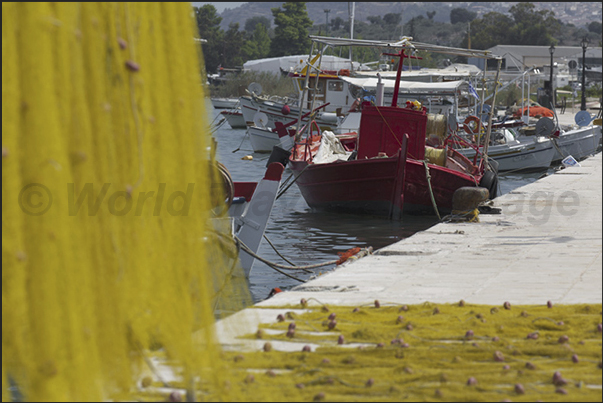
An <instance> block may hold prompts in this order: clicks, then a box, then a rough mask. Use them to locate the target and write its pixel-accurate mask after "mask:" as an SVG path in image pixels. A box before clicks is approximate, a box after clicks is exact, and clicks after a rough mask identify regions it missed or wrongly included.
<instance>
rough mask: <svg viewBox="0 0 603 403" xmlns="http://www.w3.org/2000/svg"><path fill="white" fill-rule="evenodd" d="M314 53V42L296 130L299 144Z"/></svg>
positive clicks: (296, 138)
mask: <svg viewBox="0 0 603 403" xmlns="http://www.w3.org/2000/svg"><path fill="white" fill-rule="evenodd" d="M313 53H314V41H312V46H311V47H310V55H309V56H308V61H307V62H306V79H305V80H304V88H302V96H301V99H300V102H299V116H298V118H297V127H296V128H295V130H296V133H295V141H296V142H298V141H299V140H300V139H301V135H302V134H301V132H300V127H301V120H302V115H303V114H304V104H305V103H306V96H307V95H308V82H309V81H310V69H311V68H310V61H311V60H312V54H313Z"/></svg>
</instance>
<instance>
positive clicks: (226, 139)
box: [207, 101, 553, 303]
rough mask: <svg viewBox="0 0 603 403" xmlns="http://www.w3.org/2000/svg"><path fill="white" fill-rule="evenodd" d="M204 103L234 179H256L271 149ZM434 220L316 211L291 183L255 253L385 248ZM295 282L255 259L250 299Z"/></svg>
mask: <svg viewBox="0 0 603 403" xmlns="http://www.w3.org/2000/svg"><path fill="white" fill-rule="evenodd" d="M207 105H208V106H207V111H208V114H209V119H210V122H214V125H215V126H216V127H217V129H216V130H215V131H214V132H213V138H214V139H215V140H216V143H217V156H218V160H219V161H220V162H221V163H222V164H224V165H225V166H226V168H227V169H228V171H229V172H230V175H231V176H232V179H233V181H235V182H237V181H243V182H245V181H249V182H257V181H259V180H260V179H261V178H262V177H263V175H264V172H265V170H266V163H267V161H268V158H269V154H266V153H254V152H253V148H252V147H251V144H250V142H249V137H248V136H247V135H246V129H232V128H231V127H230V125H229V124H228V122H223V124H219V122H220V120H221V119H222V117H221V116H220V110H217V109H214V108H213V107H212V105H211V102H209V101H208V102H207ZM246 156H252V157H253V159H243V157H246ZM552 172H553V170H552V169H549V170H548V171H543V172H533V173H525V174H524V173H506V174H501V175H500V177H499V179H500V189H499V193H500V194H506V193H508V192H510V191H511V190H513V189H515V188H517V187H520V186H523V185H526V184H528V183H531V182H534V181H535V180H537V179H538V178H540V177H541V176H542V175H544V174H546V173H549V174H550V173H552ZM290 175H291V170H290V169H288V168H286V169H285V172H284V173H283V181H285V180H286V179H287V178H288V177H289V176H290ZM437 222H438V219H437V217H436V216H435V215H426V216H411V215H405V216H404V217H403V220H402V221H400V222H395V221H390V220H388V219H384V218H377V217H365V216H360V215H348V214H335V213H326V212H315V211H312V209H310V207H309V206H308V205H307V204H306V202H305V201H304V199H303V197H302V195H301V193H300V192H299V189H298V188H297V185H295V184H293V186H291V187H289V188H288V189H287V191H286V192H285V193H284V194H283V195H282V197H280V198H279V199H278V200H276V202H275V204H274V207H273V210H272V214H271V216H270V219H269V221H268V225H267V227H266V232H265V237H266V238H267V239H268V240H269V241H270V242H268V241H267V240H266V239H263V240H262V243H261V244H260V248H259V250H258V255H259V256H261V257H262V258H264V259H266V260H268V261H271V262H275V263H278V264H284V265H288V264H289V263H287V262H286V261H284V260H283V259H282V258H281V257H280V256H279V254H280V255H282V256H284V257H285V258H286V259H287V260H289V261H290V262H292V263H293V264H295V265H310V264H316V263H321V262H328V261H333V260H337V259H338V258H339V255H338V253H343V252H345V251H347V250H349V249H351V248H354V247H360V248H366V247H369V246H370V247H372V248H373V249H375V250H376V249H380V248H383V247H385V246H387V245H390V244H392V243H395V242H397V241H399V240H401V239H404V238H407V237H409V236H411V235H413V234H414V233H416V232H417V231H422V230H425V229H427V228H429V227H431V226H433V225H435V224H437ZM270 243H272V245H273V246H274V248H273V247H272V246H271V245H270ZM275 249H276V251H275ZM277 251H278V253H277ZM334 267H335V266H334V265H331V266H325V267H322V268H319V269H314V270H313V273H306V272H303V271H299V270H296V271H287V273H288V274H291V275H292V276H294V277H296V278H298V279H299V280H303V281H305V280H308V279H310V278H312V277H313V276H318V275H320V274H321V273H325V272H328V271H330V270H333V268H334ZM299 284H301V282H300V281H298V280H295V279H293V278H290V277H287V276H286V275H283V274H281V273H279V272H277V271H275V270H274V269H272V268H270V267H269V266H268V265H266V264H265V263H263V262H260V261H257V260H256V262H255V263H254V265H253V268H252V270H251V274H250V277H249V288H250V291H251V294H252V296H253V301H254V303H257V302H259V301H261V300H264V299H266V298H267V297H268V296H269V294H270V292H271V290H272V289H273V288H277V287H278V288H280V289H281V290H287V289H290V288H292V287H295V286H296V285H299Z"/></svg>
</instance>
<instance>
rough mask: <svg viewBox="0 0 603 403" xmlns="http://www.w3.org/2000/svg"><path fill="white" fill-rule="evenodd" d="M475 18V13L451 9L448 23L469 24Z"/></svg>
mask: <svg viewBox="0 0 603 403" xmlns="http://www.w3.org/2000/svg"><path fill="white" fill-rule="evenodd" d="M476 17H477V13H476V12H473V11H469V10H467V9H464V8H453V9H452V10H450V23H451V24H453V25H454V24H457V23H459V22H462V23H466V22H471V21H473V20H474V19H475V18H476Z"/></svg>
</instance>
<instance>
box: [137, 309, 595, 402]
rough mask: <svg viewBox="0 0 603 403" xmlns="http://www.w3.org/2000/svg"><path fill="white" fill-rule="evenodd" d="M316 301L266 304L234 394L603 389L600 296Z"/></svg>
mask: <svg viewBox="0 0 603 403" xmlns="http://www.w3.org/2000/svg"><path fill="white" fill-rule="evenodd" d="M309 305H310V304H307V305H305V304H304V305H303V306H302V305H298V306H289V307H282V306H281V307H268V306H262V307H261V308H257V309H270V310H275V312H279V311H280V312H281V313H280V314H278V316H277V317H278V319H277V318H275V320H274V321H273V322H272V323H270V324H263V325H260V326H259V328H258V331H257V332H256V333H252V334H248V335H247V336H244V338H247V339H251V340H255V341H260V345H262V343H264V344H263V348H257V349H256V351H249V349H243V350H246V351H247V352H237V351H229V352H225V353H224V354H223V355H222V360H223V361H224V362H230V364H231V365H232V366H233V367H234V372H233V374H232V378H231V379H230V381H229V384H228V386H229V387H228V388H227V389H226V390H225V391H224V392H223V394H224V396H225V397H226V400H236V396H238V395H240V393H241V391H242V392H243V393H244V394H245V396H246V398H245V399H244V400H243V401H321V400H324V401H361V402H362V401H364V402H366V401H411V402H412V401H457V402H467V401H487V402H496V401H538V400H541V401H559V402H566V401H574V402H586V401H593V402H594V401H599V402H600V401H601V328H600V323H601V304H578V305H554V306H550V307H549V306H547V305H545V304H543V305H542V306H533V305H531V306H510V305H509V304H506V303H505V304H501V305H500V306H488V305H474V304H465V303H463V302H460V303H455V304H433V303H424V304H420V305H409V306H406V305H389V306H386V304H384V303H382V304H378V306H377V304H376V305H374V306H362V307H358V308H353V307H344V306H321V304H320V303H318V304H317V303H316V301H312V307H311V308H310V307H309ZM282 343H287V347H283V344H282ZM277 346H278V347H279V349H280V351H277ZM208 389H209V386H208ZM141 396H143V397H144V396H145V394H141ZM146 396H147V397H148V396H149V395H146ZM233 396H234V397H233Z"/></svg>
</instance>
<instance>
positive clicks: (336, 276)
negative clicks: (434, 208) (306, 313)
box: [217, 153, 603, 350]
mask: <svg viewBox="0 0 603 403" xmlns="http://www.w3.org/2000/svg"><path fill="white" fill-rule="evenodd" d="M580 165H581V166H580V167H570V168H565V169H562V170H560V171H558V172H556V173H554V174H552V175H549V176H546V177H543V178H541V179H539V180H537V181H536V182H534V183H531V184H528V185H526V186H523V187H520V188H517V189H515V190H513V191H511V192H510V193H508V194H505V195H503V196H500V197H498V198H496V199H495V200H494V201H493V207H496V208H500V209H501V213H500V214H480V215H479V222H478V223H467V222H466V223H439V224H436V225H435V226H433V227H431V228H429V229H428V230H425V231H422V232H418V233H416V234H414V235H412V236H411V237H409V238H406V239H404V240H401V241H399V242H396V243H394V244H392V245H390V246H387V247H385V248H382V249H379V250H377V251H375V252H374V253H373V254H372V255H369V256H366V257H364V258H361V259H358V260H356V261H353V262H346V263H344V264H343V265H341V266H339V267H338V268H336V269H335V270H334V271H332V272H329V273H326V274H324V275H322V276H319V277H318V278H316V279H314V280H311V281H309V282H307V283H304V284H302V285H300V286H297V287H295V288H293V289H292V290H290V291H286V292H282V293H278V294H276V295H275V296H274V297H272V298H270V299H268V300H265V301H262V302H260V303H258V304H257V307H261V308H264V309H254V307H251V308H247V309H244V310H242V311H240V312H238V313H236V314H234V315H232V316H230V317H229V318H227V319H225V320H222V321H219V322H218V323H217V330H218V337H219V340H220V342H221V343H222V344H223V345H224V346H225V347H226V348H234V349H242V350H256V349H259V348H261V344H262V342H261V340H241V339H238V338H237V337H238V336H240V335H243V334H250V333H253V332H255V331H256V330H257V326H258V324H260V323H272V322H275V321H276V316H277V315H278V314H279V313H284V312H285V310H284V309H279V307H283V308H284V307H289V308H287V310H288V311H291V310H292V309H291V307H292V306H293V307H296V306H297V307H300V308H301V306H300V300H301V299H302V298H305V299H306V300H308V301H320V303H324V304H327V305H342V306H367V305H370V304H373V303H374V301H375V300H379V301H380V303H381V304H408V305H411V304H420V303H424V302H433V303H454V302H458V301H460V300H465V302H467V303H471V304H494V305H502V304H503V303H504V302H505V301H509V302H510V303H511V304H514V305H531V304H536V305H542V304H546V303H547V301H552V302H553V303H554V304H577V303H601V302H602V263H603V262H602V257H601V252H602V233H603V230H602V217H601V215H602V183H603V182H602V179H603V178H602V158H601V153H598V154H596V155H595V156H592V157H590V158H587V159H586V160H583V161H581V162H580ZM308 306H309V307H313V305H312V302H309V304H308ZM316 306H319V305H318V304H316V305H314V307H316ZM266 307H272V308H274V309H266ZM291 344H295V343H288V342H282V343H280V344H279V343H275V345H274V347H275V349H278V350H290V349H291V350H298V349H299V346H293V345H291Z"/></svg>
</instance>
